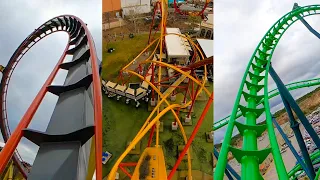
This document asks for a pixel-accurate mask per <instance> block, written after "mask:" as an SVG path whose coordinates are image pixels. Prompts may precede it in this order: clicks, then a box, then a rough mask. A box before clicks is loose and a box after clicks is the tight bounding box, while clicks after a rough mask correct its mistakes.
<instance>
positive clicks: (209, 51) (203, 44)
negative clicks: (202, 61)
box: [197, 39, 213, 58]
mask: <svg viewBox="0 0 320 180" xmlns="http://www.w3.org/2000/svg"><path fill="white" fill-rule="evenodd" d="M197 41H198V43H199V45H200V48H201V49H202V51H203V53H204V54H205V56H206V57H207V58H208V57H211V56H213V40H211V39H197Z"/></svg>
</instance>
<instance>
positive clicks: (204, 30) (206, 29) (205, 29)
mask: <svg viewBox="0 0 320 180" xmlns="http://www.w3.org/2000/svg"><path fill="white" fill-rule="evenodd" d="M199 36H200V37H201V38H206V39H213V14H208V16H207V19H206V20H204V21H202V22H201V24H200V35H199Z"/></svg>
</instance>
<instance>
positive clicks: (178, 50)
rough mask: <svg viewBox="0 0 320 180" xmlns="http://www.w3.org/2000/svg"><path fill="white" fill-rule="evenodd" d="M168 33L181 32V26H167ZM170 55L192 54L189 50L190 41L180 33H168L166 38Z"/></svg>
mask: <svg viewBox="0 0 320 180" xmlns="http://www.w3.org/2000/svg"><path fill="white" fill-rule="evenodd" d="M166 32H167V34H169V33H175V34H181V32H180V29H179V28H166ZM165 43H166V48H167V54H168V56H190V53H189V51H188V46H190V44H189V42H188V41H187V40H186V39H185V38H182V37H180V36H178V35H173V34H172V35H167V36H166V38H165Z"/></svg>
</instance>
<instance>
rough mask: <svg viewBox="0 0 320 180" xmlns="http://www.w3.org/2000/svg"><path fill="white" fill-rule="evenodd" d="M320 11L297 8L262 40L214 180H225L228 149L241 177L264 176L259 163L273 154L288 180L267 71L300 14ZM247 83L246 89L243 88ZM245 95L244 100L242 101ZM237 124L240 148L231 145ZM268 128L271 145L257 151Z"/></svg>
mask: <svg viewBox="0 0 320 180" xmlns="http://www.w3.org/2000/svg"><path fill="white" fill-rule="evenodd" d="M319 13H320V6H319V5H311V6H305V7H300V8H297V9H295V10H293V11H291V12H289V13H287V14H286V15H284V16H283V17H281V18H280V19H279V20H278V21H277V22H276V23H275V24H274V25H273V26H272V27H271V28H270V29H269V30H268V32H267V33H266V34H265V36H264V37H263V38H262V40H261V41H260V43H259V45H258V46H257V48H256V50H255V51H254V53H253V55H252V57H251V59H250V61H249V64H248V66H247V69H246V71H245V73H244V77H243V79H242V82H241V85H240V88H239V91H238V95H237V98H236V101H235V104H234V108H233V111H232V114H231V116H230V120H229V123H228V128H227V131H226V135H225V138H224V141H223V144H222V148H221V151H220V155H219V158H218V163H217V167H216V170H215V174H214V179H219V180H220V179H223V177H224V172H225V169H226V163H227V156H228V152H232V154H233V155H234V156H235V157H236V159H237V161H238V162H239V163H241V167H242V171H241V173H242V176H241V177H242V178H243V179H249V180H250V179H261V178H262V176H261V174H260V173H259V164H261V163H262V162H263V161H264V159H265V158H266V157H267V156H268V155H269V153H272V155H273V157H274V163H275V166H276V170H277V173H278V178H279V179H280V180H283V179H288V174H287V171H286V169H285V166H284V163H283V160H282V157H281V153H280V150H279V147H278V144H277V140H276V136H275V132H274V129H273V124H272V119H271V115H270V106H269V100H268V74H269V69H270V65H271V59H272V55H273V52H274V50H275V48H276V46H277V44H278V42H279V40H280V39H281V37H282V35H283V34H284V33H285V31H286V30H287V29H288V28H289V27H290V26H291V25H292V24H293V23H294V22H296V21H297V20H299V17H307V16H311V15H316V14H319ZM260 74H262V75H260ZM260 82H263V83H260ZM259 83H260V84H259ZM245 86H246V88H247V90H246V89H245V88H244V87H245ZM242 98H243V101H242V102H244V103H240V102H241V99H242ZM262 98H263V102H264V103H263V104H262V105H259V106H258V102H259V101H260V100H261V99H262ZM238 110H240V111H241V112H242V115H241V116H242V117H244V118H245V119H246V121H245V124H242V123H239V122H237V121H236V116H237V112H238ZM263 114H264V115H265V116H266V124H263V125H257V119H258V118H259V117H260V116H261V115H263ZM234 126H237V128H238V130H239V131H240V134H241V135H242V136H243V142H244V143H243V147H242V149H237V148H234V147H232V146H231V145H230V143H231V138H232V132H233V129H234ZM266 129H267V130H268V134H269V139H270V144H271V148H267V149H263V150H258V146H257V137H258V136H259V135H261V133H262V132H263V131H264V130H266Z"/></svg>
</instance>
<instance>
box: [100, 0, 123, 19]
mask: <svg viewBox="0 0 320 180" xmlns="http://www.w3.org/2000/svg"><path fill="white" fill-rule="evenodd" d="M102 12H103V13H104V14H108V15H109V17H110V18H116V17H119V16H120V12H121V0H103V3H102Z"/></svg>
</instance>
